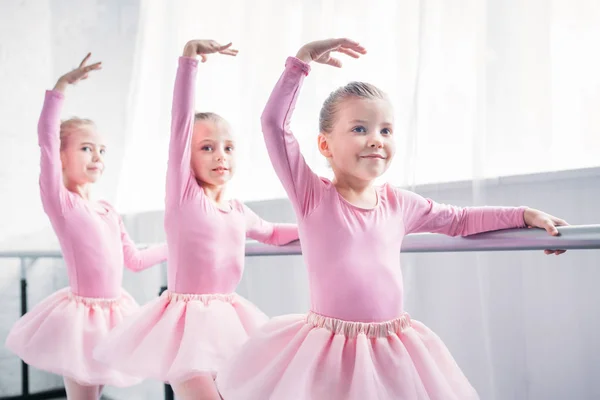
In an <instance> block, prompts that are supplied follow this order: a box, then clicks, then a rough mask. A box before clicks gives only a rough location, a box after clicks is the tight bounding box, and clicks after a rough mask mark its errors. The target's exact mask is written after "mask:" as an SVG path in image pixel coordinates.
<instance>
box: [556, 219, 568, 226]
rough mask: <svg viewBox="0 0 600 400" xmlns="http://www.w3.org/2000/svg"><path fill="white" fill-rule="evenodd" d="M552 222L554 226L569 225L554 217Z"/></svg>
mask: <svg viewBox="0 0 600 400" xmlns="http://www.w3.org/2000/svg"><path fill="white" fill-rule="evenodd" d="M553 221H554V224H555V225H556V226H569V223H568V222H567V221H565V220H564V219H560V218H556V217H554V218H553Z"/></svg>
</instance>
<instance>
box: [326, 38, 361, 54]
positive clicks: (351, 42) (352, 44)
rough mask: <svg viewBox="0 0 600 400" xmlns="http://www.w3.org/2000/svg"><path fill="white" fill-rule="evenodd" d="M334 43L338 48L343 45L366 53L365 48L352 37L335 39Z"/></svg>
mask: <svg viewBox="0 0 600 400" xmlns="http://www.w3.org/2000/svg"><path fill="white" fill-rule="evenodd" d="M334 43H335V44H336V45H337V46H339V47H340V48H342V47H343V48H346V49H351V50H354V51H355V52H357V53H360V54H367V49H365V48H364V47H363V46H361V45H360V44H359V43H358V42H357V41H354V40H352V39H348V38H341V39H336V40H334Z"/></svg>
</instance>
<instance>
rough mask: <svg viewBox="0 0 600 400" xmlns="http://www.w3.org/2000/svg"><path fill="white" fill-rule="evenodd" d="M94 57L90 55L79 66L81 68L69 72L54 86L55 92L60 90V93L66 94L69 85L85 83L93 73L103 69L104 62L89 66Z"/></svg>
mask: <svg viewBox="0 0 600 400" xmlns="http://www.w3.org/2000/svg"><path fill="white" fill-rule="evenodd" d="M91 56H92V53H88V54H87V55H86V56H85V58H84V59H83V60H82V61H81V63H80V64H79V67H77V68H75V69H74V70H72V71H70V72H67V73H66V74H64V75H63V76H61V77H60V78H58V81H57V82H56V85H55V86H54V90H58V91H59V92H64V91H65V89H66V87H67V86H68V85H74V84H76V83H77V82H79V81H83V80H85V79H87V78H88V75H89V73H90V72H91V71H96V70H99V69H102V62H101V61H100V62H97V63H94V64H90V65H87V62H88V60H89V59H90V57H91Z"/></svg>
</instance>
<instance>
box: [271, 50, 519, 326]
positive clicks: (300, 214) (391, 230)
mask: <svg viewBox="0 0 600 400" xmlns="http://www.w3.org/2000/svg"><path fill="white" fill-rule="evenodd" d="M309 71H310V68H309V65H307V64H305V63H303V62H302V61H300V60H298V59H296V58H293V57H290V58H289V59H288V60H287V63H286V68H285V71H284V72H283V75H282V76H281V78H280V80H279V82H278V83H277V85H276V86H275V89H274V90H273V93H272V94H271V97H270V99H269V101H268V104H267V106H266V108H265V111H264V113H263V115H262V127H263V132H264V137H265V141H266V145H267V148H268V152H269V156H270V158H271V161H272V163H273V166H274V168H275V171H276V172H277V175H278V176H279V179H280V180H281V182H282V183H283V186H284V188H285V190H286V191H287V194H288V196H289V198H290V201H291V202H292V204H293V206H294V209H295V212H296V215H297V218H298V225H299V231H300V241H301V243H302V251H303V254H304V259H305V262H306V266H307V269H308V276H309V285H310V295H311V310H312V311H313V312H315V313H317V314H321V315H324V316H327V317H333V318H338V319H342V320H349V321H360V322H377V321H386V320H391V319H394V318H397V317H398V316H400V315H401V314H402V312H403V302H402V297H403V285H402V275H401V272H400V247H401V245H402V240H403V238H404V236H406V235H407V234H410V233H417V232H435V233H443V234H446V235H451V236H457V235H461V236H465V235H471V234H475V233H479V232H484V231H490V230H498V229H506V228H517V227H523V226H524V220H523V213H524V210H525V208H524V207H520V208H509V207H505V208H503V207H473V208H459V207H453V206H448V205H443V204H438V203H435V202H433V201H431V200H428V199H425V198H423V197H421V196H419V195H417V194H415V193H412V192H409V191H406V190H401V189H398V188H396V187H393V186H392V185H389V184H384V185H383V186H379V187H376V193H377V205H376V206H375V207H374V208H373V209H362V208H359V207H356V206H354V205H352V204H350V203H349V202H347V201H346V200H345V199H344V198H342V197H341V196H340V194H339V193H338V192H337V190H336V189H335V187H334V186H333V184H332V183H331V182H330V181H329V180H327V179H325V178H321V177H319V176H317V175H315V174H314V173H313V172H312V171H311V169H310V168H309V167H308V165H307V164H306V162H305V160H304V158H303V157H302V155H301V154H300V150H299V146H298V142H297V141H296V139H295V137H294V135H293V134H292V132H291V131H290V120H291V116H292V113H293V110H294V106H295V103H296V99H297V97H298V93H299V92H300V88H301V86H302V82H303V80H304V77H305V76H306V75H308V73H309Z"/></svg>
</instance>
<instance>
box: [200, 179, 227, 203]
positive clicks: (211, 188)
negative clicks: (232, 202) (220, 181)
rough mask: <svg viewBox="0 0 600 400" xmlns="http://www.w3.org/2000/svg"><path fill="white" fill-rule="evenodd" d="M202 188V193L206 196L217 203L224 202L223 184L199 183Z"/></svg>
mask: <svg viewBox="0 0 600 400" xmlns="http://www.w3.org/2000/svg"><path fill="white" fill-rule="evenodd" d="M200 186H202V190H204V194H205V195H206V197H208V198H209V199H211V200H212V201H214V202H215V203H217V204H220V203H224V202H225V200H226V199H225V185H216V186H215V185H208V184H206V183H201V184H200Z"/></svg>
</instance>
